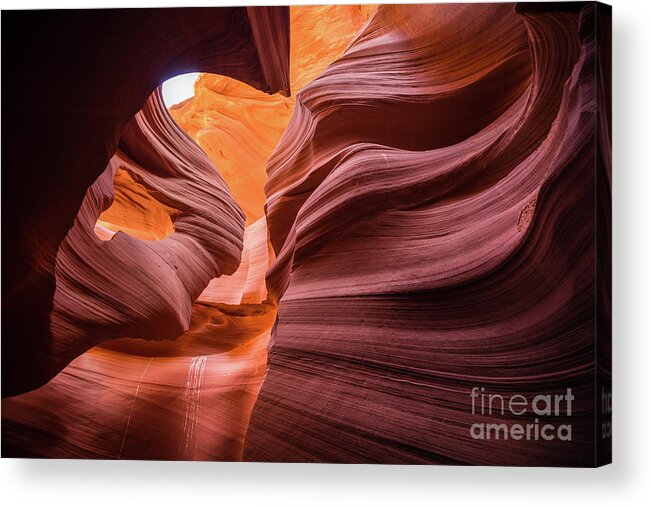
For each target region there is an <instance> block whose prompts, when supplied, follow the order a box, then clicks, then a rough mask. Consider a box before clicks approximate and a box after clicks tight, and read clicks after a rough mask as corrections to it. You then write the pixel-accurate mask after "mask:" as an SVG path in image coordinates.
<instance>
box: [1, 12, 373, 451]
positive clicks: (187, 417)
mask: <svg viewBox="0 0 651 507" xmlns="http://www.w3.org/2000/svg"><path fill="white" fill-rule="evenodd" d="M364 9H366V8H364ZM361 10H363V9H360V8H358V7H350V6H327V7H310V8H307V9H299V10H298V13H297V12H296V11H294V12H293V13H292V21H293V22H295V24H294V28H293V34H292V39H293V41H294V49H293V51H292V52H293V54H294V55H298V56H299V57H300V58H299V59H298V60H296V59H295V60H294V63H295V68H296V69H299V70H300V72H298V73H296V72H295V73H296V76H295V77H294V76H293V77H292V80H291V85H292V87H300V86H302V83H303V82H304V80H305V79H306V78H310V76H314V75H315V73H318V72H320V71H321V70H322V69H323V68H325V67H326V66H327V64H328V63H330V62H331V61H332V60H333V59H335V58H336V57H338V56H340V55H341V54H342V53H343V49H344V47H345V44H347V42H348V41H349V40H350V39H351V38H352V36H353V35H354V33H356V31H357V30H358V28H359V27H360V26H361V24H362V23H363V21H364V19H365V18H364V16H363V15H362V14H361ZM323 23H329V31H327V32H325V33H318V32H317V33H315V32H314V31H313V29H314V25H315V24H317V25H319V24H320V26H322V27H323V26H325V25H323ZM278 29H279V30H280V29H281V28H278ZM317 40H318V41H320V43H321V44H320V47H319V51H317V52H313V51H312V50H313V49H314V44H315V41H317ZM303 46H308V47H309V48H310V49H309V51H310V53H309V57H308V58H306V55H305V54H304V51H303V50H302V47H303ZM272 56H273V55H272ZM294 63H293V64H294ZM301 65H302V66H303V67H301ZM283 68H285V67H283V66H282V65H276V70H275V71H274V72H275V73H276V74H278V73H279V72H281V71H282V69H283ZM204 82H210V83H221V84H220V85H219V86H225V87H226V88H227V89H222V90H221V91H219V90H215V89H214V88H213V89H212V90H211V91H210V92H209V93H204V91H205V88H204V87H203V85H202V83H204ZM229 90H230V91H231V92H232V91H233V90H234V91H235V95H233V93H229ZM247 97H248V98H249V99H250V100H246V98H247ZM277 103H281V105H282V107H281V110H280V111H279V109H278V108H277V107H275V106H276V105H277ZM185 105H186V106H191V107H192V111H193V115H192V117H191V119H192V120H195V119H197V118H201V117H204V116H210V115H212V116H216V117H221V118H222V121H221V122H217V123H215V122H212V123H208V124H205V125H203V126H202V128H201V131H200V133H201V135H199V132H198V131H197V130H196V129H194V128H193V123H191V122H190V123H189V124H187V125H184V128H185V129H186V130H187V132H188V133H189V134H190V135H191V136H192V138H193V139H194V140H195V141H199V142H201V141H202V140H203V141H202V145H203V146H204V147H205V148H206V149H207V151H208V154H209V155H210V154H214V153H215V152H222V150H223V151H225V152H227V153H230V154H232V156H233V158H232V159H231V160H220V159H216V160H217V161H218V162H220V163H223V164H224V166H225V168H226V170H223V169H222V167H219V172H217V170H216V169H215V167H213V166H212V164H211V163H210V162H209V160H208V159H207V158H206V155H205V154H204V153H203V152H201V151H200V150H199V149H198V148H197V147H196V146H195V145H194V144H193V143H192V142H191V141H190V140H189V139H188V138H187V137H186V136H185V135H184V134H183V133H182V132H181V131H180V130H179V129H178V127H177V126H176V125H174V123H173V122H172V121H171V119H170V117H169V116H168V115H167V113H166V111H165V110H164V108H163V106H162V103H161V101H160V96H159V95H158V92H156V93H154V94H153V95H152V97H151V98H150V99H149V101H148V102H147V104H146V105H145V107H144V108H143V110H142V111H140V112H139V113H138V114H137V115H136V117H135V118H134V119H133V120H132V121H131V122H130V123H129V124H128V125H127V126H126V127H125V129H124V130H123V133H122V138H121V139H120V143H119V146H118V150H117V152H116V154H115V155H114V156H113V157H112V159H111V161H110V162H109V164H108V166H107V168H106V170H105V171H104V173H103V174H102V175H101V176H100V178H98V180H97V181H96V182H95V183H94V184H93V186H92V187H91V188H90V189H89V191H88V192H87V195H86V198H85V200H84V202H83V204H82V207H81V209H80V212H79V215H78V217H77V220H76V222H75V225H74V226H73V228H72V229H71V231H70V232H69V234H68V235H67V237H66V239H65V240H64V242H63V243H62V246H61V248H60V249H59V254H58V259H57V292H56V296H55V302H54V303H55V304H54V309H53V311H52V333H53V346H54V347H55V350H56V352H57V353H59V354H60V356H61V358H60V359H61V362H68V361H69V360H70V359H71V358H72V357H74V356H76V355H78V354H79V353H80V352H82V351H83V350H86V349H87V348H88V347H89V346H92V345H93V344H96V343H99V342H103V344H102V345H101V346H98V347H95V348H93V349H91V350H89V351H88V352H85V353H84V354H83V355H81V356H80V357H78V358H77V359H76V360H74V361H73V362H72V364H70V365H69V366H68V367H66V368H65V369H64V370H63V372H62V373H61V374H59V375H58V376H57V377H56V378H55V379H54V380H52V381H51V382H50V383H48V384H47V385H46V386H45V387H43V388H41V389H39V390H37V391H34V392H32V393H28V394H25V395H22V396H20V397H17V398H11V399H5V400H4V401H3V427H4V428H5V431H4V432H3V452H4V453H5V455H7V454H11V455H23V456H24V455H33V456H44V457H94V458H100V457H104V458H123V459H124V458H142V459H144V458H150V459H213V460H214V459H220V460H237V459H241V456H242V447H243V438H244V434H245V432H246V428H247V425H248V417H249V415H250V413H251V409H252V406H253V402H254V400H255V397H256V395H257V390H258V389H259V387H260V384H261V381H262V378H263V374H264V371H265V369H266V364H267V354H266V347H267V343H268V339H269V335H270V330H271V326H272V324H273V322H274V318H275V305H273V304H269V303H268V302H264V301H265V299H266V298H267V290H266V286H265V274H266V270H267V268H268V266H269V263H270V261H271V260H273V252H272V251H271V249H270V247H269V244H268V241H267V227H266V220H265V218H264V216H262V215H263V213H262V208H260V212H259V214H260V216H261V218H258V219H257V220H256V221H254V222H251V221H249V225H248V226H247V227H246V229H244V228H243V225H244V217H243V215H242V213H241V212H240V211H239V206H238V205H239V204H242V205H243V207H244V209H245V210H246V209H247V206H246V204H247V195H248V194H249V193H250V194H252V195H256V192H257V193H259V194H261V195H263V186H264V181H265V180H266V174H265V172H264V167H265V162H266V158H267V157H268V155H269V153H270V152H271V150H272V149H273V145H274V144H275V143H276V141H277V138H278V137H279V135H280V132H281V131H282V129H284V127H285V126H286V124H287V122H288V121H289V116H290V115H291V110H292V109H293V99H289V98H286V97H283V96H282V95H279V94H278V95H273V96H270V95H267V94H266V93H264V92H262V91H260V90H257V89H255V88H252V87H251V86H249V85H248V84H247V85H245V84H243V83H242V82H239V81H236V80H234V79H230V78H226V77H223V76H217V75H212V74H206V75H204V76H203V77H202V80H201V82H200V84H199V86H198V87H197V95H196V96H195V97H194V98H193V99H192V100H191V101H189V103H186V104H185ZM283 114H284V115H285V116H283ZM212 116H211V117H212ZM274 116H276V117H277V118H279V119H280V120H281V123H282V122H283V121H284V124H282V125H281V128H280V129H276V130H274V128H271V127H270V126H269V125H266V126H267V127H270V128H268V129H263V128H262V127H263V126H265V123H264V122H263V121H262V120H263V119H264V118H269V119H272V118H273V117H274ZM274 136H276V137H274ZM206 139H208V140H209V141H210V142H208V143H206V142H205V141H206ZM253 139H255V142H252V140H253ZM211 143H212V144H211ZM265 143H266V144H265ZM259 145H262V146H263V147H265V148H264V149H266V150H267V151H266V152H264V150H263V151H262V152H261V154H260V153H257V155H256V156H254V157H252V158H251V157H248V153H249V151H251V150H255V149H257V148H258V146H259ZM211 158H213V159H214V157H211ZM214 160H215V159H214ZM251 164H254V165H251ZM255 164H257V165H255ZM256 171H257V173H259V174H262V175H263V176H264V179H263V180H261V181H256V180H255V178H253V179H251V178H249V177H248V175H249V173H250V174H252V175H254V176H255V174H256ZM241 177H242V178H243V181H244V182H245V185H244V186H242V185H239V184H238V178H241ZM222 178H223V179H222ZM224 180H225V181H226V183H227V184H228V187H227V186H226V185H225V182H224ZM231 189H233V191H234V193H236V195H235V197H236V198H237V199H238V202H237V203H236V202H235V200H233V198H232V194H231V193H230V190H231ZM238 190H244V193H241V192H239V193H238V192H235V191H238ZM100 213H101V214H100ZM98 215H99V218H98ZM249 218H250V217H249ZM117 267H119V269H118V268H117ZM235 267H237V269H236V270H235ZM222 273H224V274H223V276H220V275H222ZM206 285H208V286H207V287H205V286H206ZM203 287H205V289H203ZM201 289H203V290H201ZM199 291H200V292H201V294H198V292H199ZM192 301H194V303H193V304H192V305H190V303H191V302H192ZM184 330H185V332H184V333H183V334H182V335H181V336H180V337H178V338H177V336H178V335H179V334H181V333H182V332H183V331H184ZM122 336H132V337H138V338H141V339H133V338H121V339H113V340H111V341H110V342H108V341H104V340H108V339H111V338H119V337H122ZM142 338H147V339H148V340H149V341H145V340H143V339H142ZM171 338H175V339H174V340H171ZM52 407H57V408H56V409H53V408H52ZM43 428H47V430H46V431H45V432H44V431H43Z"/></svg>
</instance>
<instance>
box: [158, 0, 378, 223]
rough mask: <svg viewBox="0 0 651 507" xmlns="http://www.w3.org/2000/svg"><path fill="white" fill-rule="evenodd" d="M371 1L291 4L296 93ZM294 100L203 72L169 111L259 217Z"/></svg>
mask: <svg viewBox="0 0 651 507" xmlns="http://www.w3.org/2000/svg"><path fill="white" fill-rule="evenodd" d="M376 8H377V7H376V6H375V5H316V6H301V7H291V8H290V21H291V23H290V28H291V37H290V39H291V51H290V73H289V76H290V88H291V89H292V90H293V91H294V92H297V91H299V90H301V89H302V88H303V87H304V86H305V85H306V84H308V83H309V82H310V81H312V80H313V79H314V78H316V77H317V76H318V75H319V74H321V73H322V72H323V70H324V69H325V68H326V67H327V66H328V65H329V64H330V63H331V62H332V61H333V60H335V59H336V58H338V57H340V56H341V55H342V54H343V52H344V50H345V49H346V47H347V45H348V44H349V43H350V41H351V40H352V38H353V37H354V36H355V35H356V34H357V32H358V31H359V29H360V28H361V27H362V26H363V24H364V23H365V22H366V20H367V19H368V18H369V16H370V15H371V14H372V12H374V11H375V9H376ZM295 100H296V97H295V95H291V96H289V97H286V96H283V95H281V94H275V95H268V94H266V93H263V92H261V91H260V90H258V89H255V88H253V87H251V86H249V85H248V84H245V83H243V82H242V81H241V80H240V81H237V80H235V79H232V78H229V77H227V76H218V75H213V74H203V75H202V76H201V77H200V78H199V80H198V82H197V83H196V85H195V95H194V96H193V97H192V98H190V99H188V100H187V101H184V102H182V103H181V104H177V105H176V106H173V107H172V108H171V109H170V113H171V115H172V117H173V118H174V120H176V122H177V123H178V124H179V125H180V126H181V127H182V128H183V130H185V131H186V132H187V133H188V134H189V135H190V137H192V139H194V141H195V142H196V143H197V144H198V145H199V146H200V147H201V148H202V149H203V150H204V151H205V152H206V154H207V155H208V157H209V158H210V160H211V161H212V162H213V164H215V166H216V167H218V168H219V172H220V174H221V175H222V177H223V178H224V180H225V181H226V183H227V184H228V186H229V188H230V189H231V192H232V193H233V196H234V197H235V199H236V200H237V202H238V204H239V205H240V206H241V208H242V210H243V211H244V213H245V214H246V217H247V224H251V223H253V222H255V221H256V220H258V219H259V218H261V217H263V216H264V205H265V200H266V197H265V193H264V186H265V183H266V181H267V174H266V164H267V160H268V159H269V156H270V155H271V153H272V152H273V150H274V148H275V147H276V145H277V144H278V140H279V139H280V137H281V135H282V134H283V132H284V131H285V128H286V127H287V124H288V123H289V120H290V118H291V116H292V113H293V111H294V104H295Z"/></svg>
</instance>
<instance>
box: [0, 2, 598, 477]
mask: <svg viewBox="0 0 651 507" xmlns="http://www.w3.org/2000/svg"><path fill="white" fill-rule="evenodd" d="M107 12H108V11H107ZM110 12H111V14H110V15H109V14H106V13H104V14H101V15H99V14H97V13H95V12H90V11H87V12H84V13H83V14H79V13H77V14H72V15H71V16H73V18H71V19H70V20H68V18H66V17H65V16H64V17H63V19H59V18H56V17H55V18H54V19H52V20H51V21H57V23H54V22H52V23H43V25H44V26H43V27H42V28H43V30H44V32H43V34H44V35H42V36H43V37H45V36H47V40H51V41H52V46H53V47H54V48H55V50H52V51H50V45H47V46H44V45H42V44H41V45H38V47H31V49H30V50H31V52H32V53H33V54H34V55H35V56H34V58H32V59H31V60H30V59H26V60H25V61H24V62H23V61H17V62H12V64H14V65H16V66H20V67H19V68H20V69H21V73H20V77H21V79H20V80H15V81H16V82H15V83H14V86H13V88H12V89H13V90H22V89H23V88H25V87H26V86H27V85H29V86H32V83H34V86H36V85H42V83H43V82H44V81H43V80H41V77H42V75H48V74H46V73H45V71H46V70H47V71H48V72H49V73H50V74H51V75H50V76H49V78H48V80H47V86H44V85H43V86H42V88H43V89H45V90H44V93H43V94H34V96H33V98H32V97H31V96H30V100H29V101H27V102H28V105H29V107H32V108H33V109H34V114H33V115H29V114H25V111H24V110H23V109H22V108H16V107H13V104H12V103H10V104H9V107H11V108H12V109H11V111H12V114H11V115H10V116H8V117H9V118H11V120H12V122H13V123H12V125H14V124H15V125H16V126H17V128H16V130H17V131H19V132H30V133H31V132H33V131H35V132H37V133H38V136H37V135H34V136H32V137H30V140H28V142H26V141H25V140H22V144H20V143H21V139H19V138H18V139H16V140H15V141H16V142H17V143H18V144H17V146H18V147H19V149H12V147H13V145H12V144H11V143H7V144H5V142H4V139H3V147H4V146H5V145H6V146H8V147H9V150H10V152H9V153H10V155H11V159H9V163H8V166H10V167H15V168H17V169H16V170H14V171H11V172H8V175H9V176H8V177H9V178H10V179H9V186H8V188H12V191H13V189H14V188H16V196H15V197H14V196H11V197H12V200H11V201H9V202H10V203H11V204H12V207H15V209H16V210H20V212H16V213H15V214H14V215H15V216H12V220H11V221H10V223H8V225H9V227H10V228H8V229H3V230H6V231H7V232H6V234H7V236H8V237H10V238H11V242H10V243H9V244H8V247H7V249H4V248H3V275H4V274H5V272H6V273H8V274H9V276H10V278H8V279H7V278H3V339H4V340H3V356H2V357H3V368H2V373H3V379H2V380H3V382H2V388H3V396H5V398H3V400H2V409H3V410H2V418H3V432H2V438H3V454H4V455H7V456H9V455H11V456H41V457H95V458H99V457H102V458H122V459H127V458H143V459H182V460H204V459H205V460H240V459H242V460H245V461H272V462H330V463H396V464H398V463H411V464H413V463H423V464H434V463H438V464H478V465H498V464H499V465H543V464H544V465H547V466H549V465H557V466H576V465H582V466H584V465H586V464H591V463H594V459H595V456H594V449H595V446H594V444H595V441H596V439H597V438H598V436H597V434H596V432H595V419H594V406H593V402H594V400H595V396H594V395H595V382H594V379H595V366H596V365H595V333H594V330H595V326H596V325H597V324H599V325H600V326H603V328H604V329H605V330H607V329H608V328H609V318H610V314H609V293H608V291H607V290H605V289H604V290H601V289H598V288H597V287H596V278H595V277H596V273H595V261H596V249H597V245H596V244H597V243H599V242H600V241H601V243H603V244H600V245H599V250H600V251H604V252H607V251H608V250H607V249H608V243H607V241H608V238H605V239H604V238H603V237H601V238H596V236H597V230H596V220H595V194H596V191H595V190H596V188H595V187H596V186H600V188H602V189H603V192H602V193H603V195H602V196H601V197H600V199H601V201H602V202H600V203H599V204H600V210H601V211H600V216H599V220H600V221H603V222H604V223H608V220H609V211H610V201H609V199H610V193H609V189H610V186H609V185H610V158H609V149H610V138H609V121H610V116H609V115H610V113H609V102H608V100H607V97H609V88H608V87H609V81H608V79H607V78H606V76H608V75H609V71H610V69H609V63H608V62H609V48H608V47H603V46H600V45H599V44H598V33H597V28H598V30H603V31H604V33H606V34H608V30H609V28H608V26H609V22H607V16H609V14H608V13H607V12H603V11H602V9H601V7H599V6H598V4H595V3H589V2H588V3H585V4H583V3H573V2H571V3H549V4H542V3H533V4H530V3H521V4H508V3H499V4H430V5H425V4H419V5H403V4H400V5H390V4H388V5H380V6H377V7H375V6H314V7H303V6H301V7H291V8H287V7H269V8H262V7H260V8H258V7H250V8H235V7H234V8H223V9H221V8H220V9H198V10H194V9H187V10H186V9H179V10H178V12H177V11H176V10H175V11H174V15H170V11H167V10H165V9H161V10H158V9H154V10H145V11H138V13H139V15H138V16H134V15H133V13H132V12H131V11H129V12H125V11H119V12H116V11H110ZM52 16H63V15H60V14H56V15H54V14H53V15H52ZM66 16H67V14H66ZM64 22H66V23H69V24H65V23H64ZM99 24H101V25H102V26H105V25H106V26H108V28H110V29H111V32H109V33H116V34H121V35H122V36H121V37H115V38H110V40H109V41H107V40H106V36H105V35H104V36H100V35H98V34H96V33H95V32H96V31H94V30H91V29H89V28H87V27H88V26H97V25H99ZM77 25H78V27H79V28H78V29H79V30H81V32H78V31H72V30H68V31H70V33H74V34H75V36H76V35H77V34H78V33H80V36H79V38H78V39H76V38H71V37H69V36H68V33H67V31H66V29H67V28H70V27H75V30H77ZM39 33H41V32H39ZM125 34H126V35H127V36H125ZM12 37H15V38H17V40H18V41H19V42H20V43H21V44H24V45H26V46H27V45H29V44H33V43H31V42H30V40H29V38H27V37H25V36H23V35H22V34H21V32H20V30H14V32H13V33H12ZM80 40H83V42H84V45H83V51H87V52H88V54H89V55H97V54H101V55H103V58H104V60H106V61H107V62H109V63H111V65H108V64H107V65H105V66H104V65H99V66H97V67H94V68H93V69H94V70H93V72H94V73H88V72H85V71H83V69H82V70H80V69H78V68H77V67H78V66H76V65H74V64H72V63H70V62H68V60H67V59H66V58H63V57H61V56H60V55H62V54H66V51H67V50H70V51H71V52H73V53H75V52H79V51H80V49H79V47H78V46H79V41H80ZM115 47H118V48H120V52H119V53H118V54H117V55H116V54H114V52H113V51H114V48H115ZM75 54H77V53H75ZM142 54H148V55H150V56H151V58H150V59H143V58H142V57H140V55H142ZM84 55H85V53H83V52H82V55H81V56H84ZM135 55H138V56H135ZM86 56H87V55H86ZM33 61H38V62H39V65H44V66H46V67H47V66H48V65H49V63H48V62H51V61H54V62H55V63H56V65H53V66H52V67H47V68H45V69H41V68H40V67H39V66H35V68H36V69H37V70H36V71H33V70H32V68H33V65H32V62H33ZM60 67H63V68H64V69H65V70H66V72H60V70H61V69H60ZM190 72H197V73H200V75H199V78H198V81H197V82H196V84H195V86H194V90H193V92H194V93H193V94H192V96H191V97H189V98H187V99H185V100H182V101H181V102H179V103H174V104H167V105H166V104H165V103H164V102H163V98H162V92H161V90H160V85H161V84H162V83H163V82H165V81H166V80H167V79H170V78H173V77H174V76H179V75H182V74H184V73H190ZM70 76H72V77H70ZM225 76H228V77H225ZM10 77H11V76H10ZM12 83H13V82H12V81H10V84H12ZM3 85H4V80H3ZM27 89H32V88H27ZM71 89H74V90H75V91H76V94H74V95H73V94H70V93H68V90H71ZM4 91H5V89H4V88H3V93H4ZM46 91H47V94H46V93H45V92H46ZM17 93H18V92H17ZM32 99H33V100H32ZM65 106H67V107H65ZM597 111H602V113H598V112H597ZM30 112H31V110H30ZM41 112H42V117H43V121H44V122H45V123H43V122H33V121H31V118H32V117H39V118H40V116H38V114H41ZM600 114H601V115H600ZM3 120H4V110H3ZM32 138H34V139H36V138H38V139H39V140H40V143H41V144H40V145H39V147H38V148H39V149H33V146H32V145H31V144H30V143H31V139H32ZM595 142H597V143H598V148H599V149H595ZM26 145H27V146H26ZM4 162H5V160H4V158H3V163H4ZM595 168H597V169H596V170H595ZM46 169H47V170H46ZM50 169H51V170H50ZM20 171H24V172H25V177H20V176H18V173H19V172H20ZM595 171H596V176H595ZM33 181H38V183H39V184H38V185H32V182H33ZM23 211H24V213H23ZM602 215H603V216H602ZM3 225H4V224H3ZM4 238H5V236H3V239H4ZM5 254H6V255H5ZM606 262H607V261H606ZM5 266H7V267H5ZM5 280H8V281H6V282H5ZM5 286H6V287H7V288H8V289H9V290H6V289H5ZM598 290H599V291H600V292H599V293H598V294H597V291H598ZM596 296H598V298H597V297H596ZM595 300H597V304H599V305H600V308H599V309H598V310H597V309H596V308H595ZM596 311H599V313H600V317H599V319H601V322H597V320H596V319H597V316H596V315H595V312H596ZM5 336H7V337H9V338H8V340H7V339H5ZM606 338H607V336H606V335H604V339H606ZM478 386H481V387H483V388H485V390H486V392H492V393H500V395H504V397H505V398H506V397H507V396H513V395H514V394H518V393H521V394H522V395H523V396H525V397H527V398H533V397H534V396H535V395H536V393H539V392H549V388H550V386H562V388H563V392H565V389H571V390H572V392H573V393H574V395H575V396H576V401H575V403H574V405H573V412H572V425H573V428H574V430H573V431H574V432H576V435H581V437H580V438H576V439H574V440H572V441H571V442H561V441H559V440H555V441H551V442H543V441H539V440H537V441H536V440H534V441H531V442H529V441H525V440H524V439H522V440H517V439H510V440H508V441H499V442H498V441H493V440H491V441H478V440H476V439H474V438H473V437H472V436H471V435H469V428H470V427H472V425H473V424H474V423H475V422H486V421H484V420H483V419H482V420H481V421H478V420H476V418H475V416H476V415H477V414H474V413H473V412H472V410H471V406H470V397H469V393H471V392H473V388H477V387H478ZM480 415H481V414H480ZM527 416H531V417H532V418H533V417H534V414H533V413H528V414H527ZM518 417H519V415H518V416H516V415H515V414H505V416H504V419H503V422H504V424H509V425H510V424H518V421H520V419H519V418H518ZM559 421H562V422H566V421H564V420H561V419H559ZM520 422H521V421H520Z"/></svg>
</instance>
